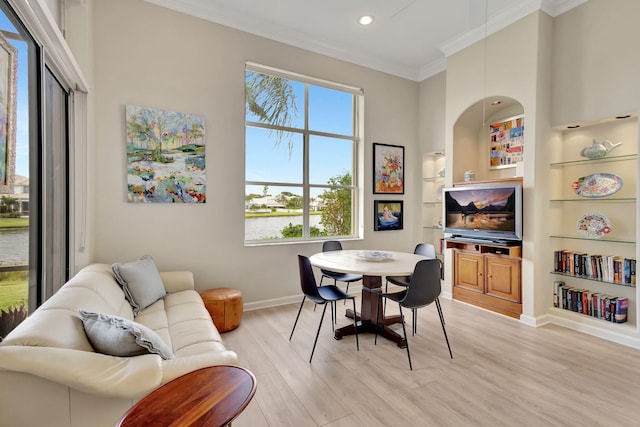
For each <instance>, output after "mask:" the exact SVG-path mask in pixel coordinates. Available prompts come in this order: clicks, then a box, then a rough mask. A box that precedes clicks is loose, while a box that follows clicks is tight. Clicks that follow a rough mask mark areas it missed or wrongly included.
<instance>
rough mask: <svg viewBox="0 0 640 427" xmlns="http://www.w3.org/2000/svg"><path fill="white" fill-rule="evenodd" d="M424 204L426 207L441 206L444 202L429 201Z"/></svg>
mask: <svg viewBox="0 0 640 427" xmlns="http://www.w3.org/2000/svg"><path fill="white" fill-rule="evenodd" d="M422 204H424V205H440V204H442V200H429V201H425V202H422Z"/></svg>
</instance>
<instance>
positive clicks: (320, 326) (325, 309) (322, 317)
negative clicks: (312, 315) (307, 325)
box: [309, 303, 327, 363]
mask: <svg viewBox="0 0 640 427" xmlns="http://www.w3.org/2000/svg"><path fill="white" fill-rule="evenodd" d="M323 305H324V308H323V309H322V316H321V317H320V324H319V325H318V332H316V339H315V341H314V342H313V349H312V350H311V357H310V358H309V363H311V359H313V353H314V352H315V351H316V344H317V343H318V336H319V335H320V328H322V321H323V320H324V313H325V312H326V311H327V304H326V303H325V304H323Z"/></svg>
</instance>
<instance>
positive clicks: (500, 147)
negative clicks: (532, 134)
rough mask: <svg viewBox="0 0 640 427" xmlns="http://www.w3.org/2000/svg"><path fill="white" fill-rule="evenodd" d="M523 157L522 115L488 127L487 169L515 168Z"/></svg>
mask: <svg viewBox="0 0 640 427" xmlns="http://www.w3.org/2000/svg"><path fill="white" fill-rule="evenodd" d="M523 156H524V114H521V115H518V116H514V117H510V118H508V119H505V120H502V121H500V122H496V123H492V124H491V125H490V126H489V169H503V168H515V167H516V164H517V163H519V162H522V161H523V160H524V157H523Z"/></svg>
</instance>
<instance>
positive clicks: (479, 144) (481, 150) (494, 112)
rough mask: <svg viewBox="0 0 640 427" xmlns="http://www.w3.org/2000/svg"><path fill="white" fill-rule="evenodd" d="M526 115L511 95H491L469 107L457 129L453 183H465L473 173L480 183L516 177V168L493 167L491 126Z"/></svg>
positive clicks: (456, 124)
mask: <svg viewBox="0 0 640 427" xmlns="http://www.w3.org/2000/svg"><path fill="white" fill-rule="evenodd" d="M521 115H524V107H523V106H522V104H521V103H520V102H518V101H517V100H515V99H513V98H510V97H507V96H491V97H487V98H485V99H482V100H480V101H478V102H476V103H474V104H472V105H471V106H469V108H467V109H466V110H465V111H464V112H463V113H462V114H460V117H458V120H456V122H455V124H454V126H453V153H452V155H453V159H454V162H453V170H452V179H453V182H454V183H455V182H461V181H463V180H464V173H465V171H467V170H471V171H473V172H474V173H475V176H476V178H475V179H476V180H478V181H482V180H491V179H503V178H513V177H514V176H516V174H517V172H516V169H517V168H516V166H515V165H513V166H511V165H504V166H502V167H500V168H490V167H489V151H490V148H489V126H490V125H491V124H492V123H496V122H500V121H505V120H507V119H510V118H512V117H515V116H521Z"/></svg>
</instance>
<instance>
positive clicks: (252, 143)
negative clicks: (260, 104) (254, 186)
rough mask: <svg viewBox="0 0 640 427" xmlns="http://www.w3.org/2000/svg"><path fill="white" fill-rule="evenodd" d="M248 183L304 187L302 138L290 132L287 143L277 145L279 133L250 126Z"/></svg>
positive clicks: (247, 155) (247, 132) (248, 134)
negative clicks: (299, 185)
mask: <svg viewBox="0 0 640 427" xmlns="http://www.w3.org/2000/svg"><path fill="white" fill-rule="evenodd" d="M246 129H247V130H246V136H245V138H246V154H245V171H246V176H245V180H246V181H264V182H283V183H284V182H288V183H295V184H298V183H300V184H302V170H303V169H302V168H303V162H302V159H303V143H302V135H301V134H298V133H295V134H294V133H287V135H289V139H288V141H287V142H284V141H283V142H280V143H279V144H278V143H277V142H278V141H277V136H276V131H273V130H269V129H262V128H255V127H251V126H247V127H246Z"/></svg>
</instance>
